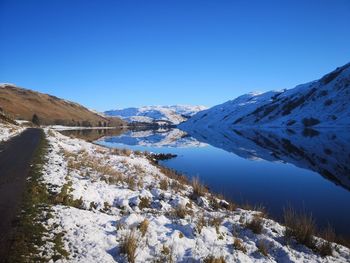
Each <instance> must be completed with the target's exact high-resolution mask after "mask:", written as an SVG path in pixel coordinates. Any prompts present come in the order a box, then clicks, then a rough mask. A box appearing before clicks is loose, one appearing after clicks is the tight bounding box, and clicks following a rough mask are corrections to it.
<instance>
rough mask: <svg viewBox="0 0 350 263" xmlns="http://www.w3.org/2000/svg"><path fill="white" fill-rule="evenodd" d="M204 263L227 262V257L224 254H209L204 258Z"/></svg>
mask: <svg viewBox="0 0 350 263" xmlns="http://www.w3.org/2000/svg"><path fill="white" fill-rule="evenodd" d="M203 262H204V263H226V261H225V258H224V257H223V256H221V257H218V258H216V257H215V256H213V255H210V256H207V257H206V258H205V259H204V260H203Z"/></svg>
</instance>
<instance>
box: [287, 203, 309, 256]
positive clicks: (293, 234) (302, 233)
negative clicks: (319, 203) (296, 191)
mask: <svg viewBox="0 0 350 263" xmlns="http://www.w3.org/2000/svg"><path fill="white" fill-rule="evenodd" d="M283 218H284V224H285V226H286V230H285V233H284V234H285V237H286V238H288V239H289V238H295V240H296V241H297V242H299V243H300V244H303V245H305V246H307V247H309V248H312V249H313V248H315V239H314V235H315V232H316V227H315V222H314V220H313V218H312V216H311V215H307V214H305V213H297V212H295V211H294V210H293V209H292V208H287V209H284V213H283Z"/></svg>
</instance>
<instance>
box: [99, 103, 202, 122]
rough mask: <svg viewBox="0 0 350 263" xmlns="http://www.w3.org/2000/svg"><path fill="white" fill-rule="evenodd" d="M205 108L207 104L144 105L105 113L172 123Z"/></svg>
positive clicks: (130, 120)
mask: <svg viewBox="0 0 350 263" xmlns="http://www.w3.org/2000/svg"><path fill="white" fill-rule="evenodd" d="M205 109H206V107H205V106H192V105H174V106H144V107H140V108H126V109H117V110H110V111H106V112H104V114H105V115H107V116H117V117H120V118H122V119H123V120H125V121H127V122H144V123H154V122H160V123H162V122H163V121H166V122H169V123H171V124H179V123H181V122H183V121H185V120H187V119H188V118H189V117H191V116H193V115H194V114H196V113H197V112H199V111H202V110H205Z"/></svg>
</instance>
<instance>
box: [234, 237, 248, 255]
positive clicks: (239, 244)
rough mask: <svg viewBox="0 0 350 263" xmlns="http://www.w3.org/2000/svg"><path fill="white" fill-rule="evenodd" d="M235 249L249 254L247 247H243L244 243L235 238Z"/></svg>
mask: <svg viewBox="0 0 350 263" xmlns="http://www.w3.org/2000/svg"><path fill="white" fill-rule="evenodd" d="M233 248H234V249H237V250H240V251H242V252H243V253H247V249H246V247H245V246H244V245H243V242H242V241H241V240H240V239H238V238H235V240H234V241H233Z"/></svg>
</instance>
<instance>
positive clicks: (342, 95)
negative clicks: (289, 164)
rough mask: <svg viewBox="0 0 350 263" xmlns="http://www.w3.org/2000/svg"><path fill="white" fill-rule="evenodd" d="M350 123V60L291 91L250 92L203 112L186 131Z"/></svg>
mask: <svg viewBox="0 0 350 263" xmlns="http://www.w3.org/2000/svg"><path fill="white" fill-rule="evenodd" d="M239 126H248V127H251V126H254V127H311V126H315V127H334V126H350V63H349V64H346V65H344V66H342V67H339V68H337V69H336V70H334V71H333V72H331V73H329V74H327V75H325V76H324V77H322V78H321V79H319V80H316V81H312V82H309V83H306V84H302V85H299V86H297V87H295V88H293V89H290V90H283V91H269V92H265V93H249V94H246V95H242V96H240V97H238V98H236V99H234V100H231V101H228V102H225V103H223V104H221V105H217V106H214V107H212V108H210V109H207V110H204V111H201V112H199V113H197V114H196V115H194V116H193V117H192V118H190V119H189V120H188V121H186V122H185V123H182V124H181V125H180V126H179V127H180V128H181V129H184V130H187V131H189V130H198V129H199V130H200V129H208V128H213V129H219V130H222V129H225V130H227V129H232V128H235V127H239Z"/></svg>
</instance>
